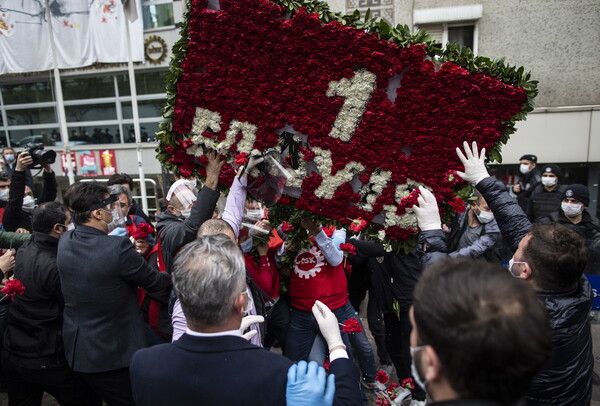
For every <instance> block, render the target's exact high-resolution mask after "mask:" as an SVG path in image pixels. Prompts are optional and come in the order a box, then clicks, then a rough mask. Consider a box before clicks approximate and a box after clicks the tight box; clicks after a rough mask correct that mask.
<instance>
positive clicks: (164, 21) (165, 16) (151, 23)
mask: <svg viewBox="0 0 600 406" xmlns="http://www.w3.org/2000/svg"><path fill="white" fill-rule="evenodd" d="M142 14H143V15H144V29H145V30H149V29H152V28H159V27H168V26H171V25H175V19H174V18H173V3H172V2H171V1H168V2H161V1H145V2H143V3H142Z"/></svg>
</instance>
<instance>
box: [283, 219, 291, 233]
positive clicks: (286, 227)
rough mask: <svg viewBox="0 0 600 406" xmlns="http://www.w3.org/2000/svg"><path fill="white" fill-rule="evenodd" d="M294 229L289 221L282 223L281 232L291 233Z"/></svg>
mask: <svg viewBox="0 0 600 406" xmlns="http://www.w3.org/2000/svg"><path fill="white" fill-rule="evenodd" d="M293 229H294V226H293V225H291V224H290V223H288V222H287V221H284V222H282V223H281V231H283V232H284V233H286V234H287V233H289V232H290V231H292V230H293Z"/></svg>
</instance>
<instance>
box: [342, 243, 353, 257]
mask: <svg viewBox="0 0 600 406" xmlns="http://www.w3.org/2000/svg"><path fill="white" fill-rule="evenodd" d="M340 249H341V250H342V251H345V252H347V253H349V254H351V255H356V247H355V246H354V245H352V244H350V243H343V244H340Z"/></svg>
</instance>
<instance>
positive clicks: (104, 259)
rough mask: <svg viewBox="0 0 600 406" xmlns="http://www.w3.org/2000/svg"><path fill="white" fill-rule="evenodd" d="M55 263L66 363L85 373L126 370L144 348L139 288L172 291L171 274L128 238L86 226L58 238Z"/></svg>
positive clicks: (80, 226)
mask: <svg viewBox="0 0 600 406" xmlns="http://www.w3.org/2000/svg"><path fill="white" fill-rule="evenodd" d="M56 263H57V266H58V272H59V275H60V281H61V286H62V291H63V295H64V298H65V310H64V312H63V317H64V322H63V339H64V343H65V355H66V357H67V361H68V362H69V365H70V366H71V367H72V368H73V370H74V371H76V372H86V373H94V372H105V371H111V370H115V369H120V368H127V367H128V366H129V363H130V362H131V357H132V356H133V353H134V352H135V351H137V350H138V349H140V348H143V347H145V346H146V345H147V342H146V331H147V328H146V327H145V325H144V321H143V319H142V316H141V315H140V310H139V304H138V300H137V295H136V291H137V288H138V287H141V288H144V289H146V290H148V291H149V292H159V291H161V290H165V289H170V287H171V278H170V275H168V274H167V273H165V272H158V270H156V269H154V268H152V267H150V266H149V265H148V263H147V262H146V260H144V258H142V256H141V255H140V254H138V253H137V252H136V251H135V250H134V249H133V245H132V244H131V241H129V239H128V238H122V237H115V236H110V235H107V234H106V233H105V232H103V231H100V230H98V229H96V228H93V227H89V226H85V225H79V226H77V227H76V228H75V230H73V231H69V232H67V233H66V234H64V235H63V236H62V237H61V238H60V241H59V244H58V255H57V260H56Z"/></svg>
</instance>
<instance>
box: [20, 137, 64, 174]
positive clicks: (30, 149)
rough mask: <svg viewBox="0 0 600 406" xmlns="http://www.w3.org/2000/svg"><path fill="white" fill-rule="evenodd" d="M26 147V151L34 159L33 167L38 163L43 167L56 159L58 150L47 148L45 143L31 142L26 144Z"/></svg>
mask: <svg viewBox="0 0 600 406" xmlns="http://www.w3.org/2000/svg"><path fill="white" fill-rule="evenodd" d="M24 148H25V152H27V153H28V154H29V156H31V158H32V159H33V165H32V166H31V167H32V168H35V167H36V166H38V165H39V167H42V166H43V165H50V164H53V163H54V161H56V152H55V151H53V150H51V149H48V150H45V149H44V144H42V143H41V142H30V143H29V144H27V145H25V147H24Z"/></svg>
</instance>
